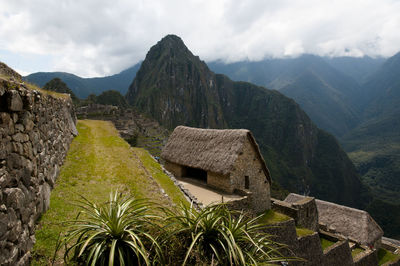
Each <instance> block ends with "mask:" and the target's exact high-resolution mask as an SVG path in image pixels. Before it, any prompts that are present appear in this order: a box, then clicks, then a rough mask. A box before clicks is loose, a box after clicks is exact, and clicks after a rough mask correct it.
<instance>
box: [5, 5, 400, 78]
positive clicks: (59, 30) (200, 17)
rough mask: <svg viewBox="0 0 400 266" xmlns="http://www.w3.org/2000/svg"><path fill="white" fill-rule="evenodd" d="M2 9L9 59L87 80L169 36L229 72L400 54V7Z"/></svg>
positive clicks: (113, 70) (142, 53)
mask: <svg viewBox="0 0 400 266" xmlns="http://www.w3.org/2000/svg"><path fill="white" fill-rule="evenodd" d="M0 6H1V7H2V8H1V10H0V50H8V51H10V52H12V53H15V54H17V53H24V54H27V53H28V54H32V55H35V56H37V55H42V56H44V57H46V58H48V57H49V56H50V57H52V60H51V61H52V62H53V63H52V65H51V67H50V69H47V70H48V71H54V70H58V71H68V72H72V73H75V74H78V75H81V76H96V75H106V74H113V73H116V72H119V71H121V70H123V69H125V68H127V67H129V66H131V65H133V64H135V63H136V62H138V61H139V60H141V59H143V58H144V56H145V54H146V52H147V51H148V49H149V48H150V47H151V46H152V45H154V44H155V43H156V42H157V41H158V40H159V39H161V38H162V37H163V36H164V35H166V34H169V33H174V34H177V35H179V36H181V37H182V39H183V40H184V41H185V43H186V44H187V45H188V47H189V49H191V50H192V51H193V53H195V54H197V55H199V56H200V57H201V58H202V59H204V60H215V59H222V60H225V61H228V62H232V61H237V60H244V59H248V60H260V59H262V58H265V57H282V56H295V55H298V54H300V53H314V54H319V55H331V56H340V55H352V56H362V55H365V54H366V55H371V56H378V55H381V56H391V55H393V54H394V53H396V52H398V51H399V50H400V34H399V33H398V29H399V28H400V17H399V15H398V14H400V2H399V1H396V0H353V1H348V0H336V1H331V0H319V1H318V0H297V1H289V0H247V1H246V0H243V1H233V0H213V1H211V0H210V1H200V0H186V1H183V0H170V1H163V0H153V1H145V0H135V1H133V0H115V1H109V0H85V1H75V0H58V1H53V0H35V1H30V0H13V1H9V0H0ZM0 60H1V58H0ZM38 65H40V64H38ZM24 67H25V66H23V62H22V63H21V64H20V65H18V68H19V69H22V70H23V68H24ZM25 68H26V67H25ZM38 70H39V69H38ZM23 71H24V70H23ZM25 71H27V70H25Z"/></svg>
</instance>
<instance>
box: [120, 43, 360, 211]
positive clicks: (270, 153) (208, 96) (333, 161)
mask: <svg viewBox="0 0 400 266" xmlns="http://www.w3.org/2000/svg"><path fill="white" fill-rule="evenodd" d="M126 97H127V100H128V102H129V103H130V104H132V105H134V106H135V107H136V108H138V109H139V110H140V111H142V112H145V113H147V114H148V115H150V116H152V117H153V118H155V119H156V120H158V121H159V122H160V123H161V124H162V125H164V126H166V127H167V128H169V129H173V128H174V127H175V126H178V125H188V126H195V127H203V128H208V127H209V128H246V129H250V130H251V131H252V132H253V134H254V136H255V137H256V139H257V142H258V143H259V145H260V148H261V151H262V153H263V156H264V158H265V160H266V162H267V165H268V167H269V168H270V170H271V173H272V177H273V179H274V180H277V181H278V182H279V183H280V184H281V185H283V186H284V187H285V188H286V189H288V190H290V191H296V192H298V193H306V194H310V195H313V196H316V197H318V198H321V199H325V200H329V201H334V202H337V203H342V204H347V205H350V206H355V207H363V205H364V203H365V202H364V201H365V199H364V198H363V195H365V194H367V192H366V190H365V188H364V187H363V186H362V184H361V182H360V179H359V176H358V174H357V172H356V171H355V168H354V166H353V164H352V163H351V161H350V160H349V159H348V157H347V155H346V154H345V153H344V152H343V150H342V149H341V148H340V146H339V144H338V143H337V141H336V140H335V138H334V137H333V136H331V135H330V134H328V133H326V132H324V131H321V130H320V129H318V128H317V127H316V126H315V125H314V124H313V123H312V122H311V120H310V119H309V117H308V116H307V115H306V114H305V113H304V111H303V110H302V109H301V108H300V107H299V106H298V105H297V104H296V103H295V102H294V101H293V100H291V99H289V98H287V97H285V96H283V95H282V94H280V93H279V92H277V91H273V90H268V89H265V88H263V87H259V86H256V85H253V84H250V83H245V82H233V81H231V80H230V79H229V78H228V77H226V76H224V75H216V74H214V73H213V72H211V71H210V70H209V69H208V67H207V65H206V64H205V63H204V62H203V61H201V60H200V59H199V58H198V57H196V56H194V55H193V54H192V53H191V52H190V51H189V50H188V48H187V47H186V46H185V44H184V43H183V41H182V40H181V39H180V38H179V37H177V36H174V35H168V36H166V37H164V38H163V39H162V40H161V41H159V42H158V43H157V44H156V45H155V46H153V47H152V48H151V49H150V51H149V52H148V53H147V55H146V59H145V60H144V61H143V63H142V66H141V68H140V70H139V71H138V73H137V75H136V78H135V79H134V81H133V83H132V85H131V86H130V88H129V90H128V93H127V96H126Z"/></svg>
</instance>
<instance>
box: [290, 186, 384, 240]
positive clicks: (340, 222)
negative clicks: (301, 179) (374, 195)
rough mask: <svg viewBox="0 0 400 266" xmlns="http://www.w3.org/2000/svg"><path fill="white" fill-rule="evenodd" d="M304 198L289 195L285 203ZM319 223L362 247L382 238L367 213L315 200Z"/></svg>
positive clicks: (379, 229)
mask: <svg viewBox="0 0 400 266" xmlns="http://www.w3.org/2000/svg"><path fill="white" fill-rule="evenodd" d="M303 198H304V196H301V195H297V194H294V193H291V194H289V195H288V196H287V197H286V199H285V201H286V202H289V203H294V202H296V201H298V200H301V199H303ZM315 202H316V204H317V209H318V220H319V223H322V224H325V225H327V226H328V227H330V228H332V229H334V230H335V231H336V232H338V233H340V234H342V235H344V236H345V237H348V238H351V239H354V240H356V241H358V242H360V243H361V244H364V245H373V244H374V243H375V242H376V241H377V240H379V239H380V238H381V237H382V236H383V230H382V229H381V227H380V226H379V225H378V224H377V223H376V222H375V221H374V219H372V217H371V216H370V215H369V213H368V212H366V211H362V210H358V209H354V208H350V207H346V206H343V205H339V204H335V203H332V202H328V201H323V200H315Z"/></svg>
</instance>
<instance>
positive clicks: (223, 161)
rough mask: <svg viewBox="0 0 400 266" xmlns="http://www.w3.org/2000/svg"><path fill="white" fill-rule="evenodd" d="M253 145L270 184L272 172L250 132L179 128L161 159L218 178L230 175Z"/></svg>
mask: <svg viewBox="0 0 400 266" xmlns="http://www.w3.org/2000/svg"><path fill="white" fill-rule="evenodd" d="M246 141H250V143H251V144H252V146H253V147H254V150H255V152H256V154H257V157H258V159H259V160H260V162H261V165H262V167H263V171H264V174H265V176H266V177H267V179H268V181H269V183H270V184H271V178H270V174H269V170H268V168H267V166H266V164H265V161H264V159H263V157H262V155H261V153H260V149H259V148H258V145H257V143H256V141H255V139H254V137H253V135H252V134H251V132H250V131H249V130H247V129H200V128H192V127H185V126H178V127H176V128H175V130H174V132H172V134H171V136H170V137H169V139H168V142H167V144H166V145H165V147H164V149H163V151H162V153H161V157H162V158H163V159H165V160H167V161H170V162H172V163H176V164H180V165H185V166H188V167H193V168H200V169H203V170H205V171H211V172H214V173H219V174H224V175H226V174H229V173H230V172H231V171H232V169H233V167H234V164H235V162H236V159H237V158H238V156H239V154H241V152H242V151H243V147H244V144H245V142H246Z"/></svg>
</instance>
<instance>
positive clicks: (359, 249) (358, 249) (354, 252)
mask: <svg viewBox="0 0 400 266" xmlns="http://www.w3.org/2000/svg"><path fill="white" fill-rule="evenodd" d="M364 251H365V250H364V249H362V248H354V249H353V250H352V251H351V256H353V258H354V257H355V256H357V255H358V254H360V253H361V252H364Z"/></svg>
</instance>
